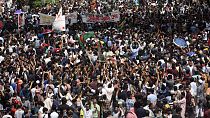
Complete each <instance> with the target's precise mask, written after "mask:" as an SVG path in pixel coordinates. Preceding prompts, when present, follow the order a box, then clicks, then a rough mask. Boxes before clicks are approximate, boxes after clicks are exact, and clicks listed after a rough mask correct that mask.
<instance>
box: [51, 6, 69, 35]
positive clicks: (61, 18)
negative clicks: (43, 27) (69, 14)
mask: <svg viewBox="0 0 210 118" xmlns="http://www.w3.org/2000/svg"><path fill="white" fill-rule="evenodd" d="M53 30H57V31H66V23H65V15H62V7H61V8H60V10H59V12H58V14H57V15H56V18H55V21H54V22H53Z"/></svg>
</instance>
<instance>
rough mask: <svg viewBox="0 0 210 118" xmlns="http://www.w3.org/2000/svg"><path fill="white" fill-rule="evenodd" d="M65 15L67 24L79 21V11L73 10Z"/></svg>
mask: <svg viewBox="0 0 210 118" xmlns="http://www.w3.org/2000/svg"><path fill="white" fill-rule="evenodd" d="M65 16H66V24H73V23H77V12H73V13H70V14H67V15H65Z"/></svg>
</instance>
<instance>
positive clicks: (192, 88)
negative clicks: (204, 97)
mask: <svg viewBox="0 0 210 118" xmlns="http://www.w3.org/2000/svg"><path fill="white" fill-rule="evenodd" d="M190 87H191V88H190V91H191V94H192V96H196V94H197V85H196V83H195V82H191V83H190Z"/></svg>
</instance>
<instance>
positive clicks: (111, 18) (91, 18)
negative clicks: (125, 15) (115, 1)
mask: <svg viewBox="0 0 210 118" xmlns="http://www.w3.org/2000/svg"><path fill="white" fill-rule="evenodd" d="M119 20H120V12H119V11H114V12H109V13H106V14H87V15H82V21H83V22H84V23H95V22H117V21H119Z"/></svg>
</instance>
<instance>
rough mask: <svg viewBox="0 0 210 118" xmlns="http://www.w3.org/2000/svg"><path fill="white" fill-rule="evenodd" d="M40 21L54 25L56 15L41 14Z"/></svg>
mask: <svg viewBox="0 0 210 118" xmlns="http://www.w3.org/2000/svg"><path fill="white" fill-rule="evenodd" d="M39 17H40V23H39V25H52V23H53V21H54V20H55V16H50V15H47V14H42V13H40V14H39Z"/></svg>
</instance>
